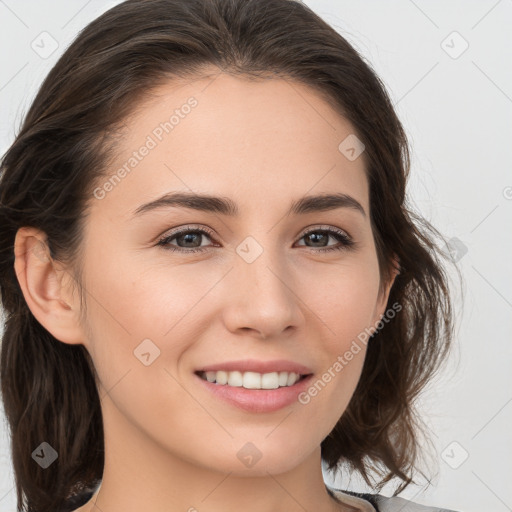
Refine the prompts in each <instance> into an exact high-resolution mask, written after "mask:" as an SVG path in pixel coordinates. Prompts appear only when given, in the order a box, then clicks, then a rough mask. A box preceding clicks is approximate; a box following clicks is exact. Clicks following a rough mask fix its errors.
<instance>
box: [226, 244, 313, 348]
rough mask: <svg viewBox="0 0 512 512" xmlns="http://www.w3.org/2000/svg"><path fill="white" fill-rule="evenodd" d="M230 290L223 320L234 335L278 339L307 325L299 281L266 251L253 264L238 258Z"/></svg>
mask: <svg viewBox="0 0 512 512" xmlns="http://www.w3.org/2000/svg"><path fill="white" fill-rule="evenodd" d="M294 285H295V286H294ZM227 286H228V287H229V288H228V290H227V294H228V295H229V297H228V299H227V301H226V303H225V307H224V308H223V316H224V323H225V325H226V328H227V329H229V330H230V331H231V332H233V333H241V332H244V331H250V332H252V333H253V334H254V336H256V337H260V338H263V339H267V338H278V337H280V336H283V333H284V332H285V331H289V334H291V333H292V332H293V331H295V330H296V329H297V328H300V326H301V325H302V324H303V322H304V315H303V307H304V302H303V299H301V298H300V297H299V296H298V295H297V293H296V292H295V290H294V289H295V288H297V286H296V278H294V276H293V274H292V273H291V272H290V269H289V267H286V265H284V264H282V263H280V261H279V257H278V256H275V257H274V256H273V255H272V254H271V252H270V251H267V250H265V251H263V253H262V254H261V255H260V256H259V257H258V258H257V259H256V260H255V261H253V262H252V263H248V262H247V261H245V260H244V259H243V258H241V257H240V258H239V257H238V256H237V258H236V259H235V263H234V268H233V270H232V271H231V272H230V278H229V283H227Z"/></svg>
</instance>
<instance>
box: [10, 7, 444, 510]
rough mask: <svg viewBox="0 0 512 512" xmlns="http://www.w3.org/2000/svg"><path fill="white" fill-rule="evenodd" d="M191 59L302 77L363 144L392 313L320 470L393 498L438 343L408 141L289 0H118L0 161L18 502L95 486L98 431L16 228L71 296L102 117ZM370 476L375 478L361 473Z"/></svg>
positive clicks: (81, 41) (354, 67)
mask: <svg viewBox="0 0 512 512" xmlns="http://www.w3.org/2000/svg"><path fill="white" fill-rule="evenodd" d="M207 65H214V66H216V67H218V68H219V70H222V71H224V72H227V73H232V74H234V75H239V76H251V77H253V78H255V79H257V78H258V77H276V78H284V79H289V80H291V81H297V82H300V83H303V84H306V85H308V86H310V87H312V88H314V89H315V90H316V91H317V92H318V93H319V94H321V95H322V96H323V97H324V98H326V99H327V100H328V102H329V104H330V105H331V106H332V107H333V108H334V109H336V110H337V111H338V112H339V113H340V114H341V115H343V116H344V117H345V118H346V119H347V120H348V121H349V122H350V123H351V124H352V126H354V127H355V130H356V133H357V137H358V138H359V139H360V140H361V141H362V142H363V143H364V144H365V147H366V149H365V151H364V153H363V157H364V158H365V163H366V166H365V167H366V172H367V176H368V181H369V194H370V214H371V222H372V230H373V234H374V238H375V242H376V249H377V254H378V260H379V267H380V271H381V282H382V283H385V282H386V281H387V280H388V279H389V277H390V275H391V271H392V257H393V255H396V256H397V257H398V259H399V261H400V267H401V272H400V274H399V275H398V276H397V278H396V280H395V282H394V284H393V286H392V288H391V292H390V297H389V301H388V304H394V303H398V304H400V306H401V308H402V309H401V311H400V313H398V314H397V315H396V317H395V318H394V319H393V320H391V321H390V322H389V323H388V324H387V325H386V326H385V327H384V328H382V329H379V330H378V331H377V332H376V333H375V334H374V335H373V336H372V337H371V339H370V342H369V344H368V349H367V355H366V358H365V362H364V367H363V370H362V374H361V378H360V381H359V383H358V385H357V388H356V390H355V392H354V395H353V397H352V399H351V401H350V403H349V405H348V408H347V410H346V412H345V413H344V414H343V415H342V417H341V418H340V420H339V421H338V423H337V425H336V427H335V428H334V430H333V431H332V432H331V433H330V434H329V435H328V436H327V437H326V438H325V439H324V440H323V442H322V445H321V453H322V458H323V460H324V461H325V462H326V464H327V466H328V469H329V470H335V469H336V468H338V467H340V465H341V464H342V463H347V464H348V465H349V467H350V468H351V469H353V470H356V471H358V472H360V473H361V474H362V476H363V477H364V479H365V480H366V482H367V483H368V484H370V485H373V486H374V488H376V489H379V490H380V489H381V488H382V486H383V485H384V484H385V483H386V482H388V481H390V480H391V479H392V478H393V477H399V478H400V479H401V480H402V481H403V482H402V485H401V486H400V487H399V489H398V490H397V491H395V494H397V493H398V492H400V491H401V490H402V489H403V488H405V487H406V486H407V485H408V484H409V483H410V482H414V480H413V479H412V472H413V471H415V470H416V468H417V463H418V457H419V455H420V450H419V448H418V446H419V443H418V427H419V426H420V423H419V421H420V419H419V417H418V415H417V414H416V412H415V409H414V401H415V399H416V397H417V396H418V394H419V392H420V391H421V390H422V389H423V388H424V387H425V385H426V384H427V382H428V381H429V380H430V379H431V377H432V376H433V375H434V374H435V373H436V372H437V371H438V369H439V365H440V363H441V361H442V359H443V358H444V356H446V355H447V353H448V349H449V347H450V344H451V340H452V338H453V333H452V331H453V319H452V308H451V302H450V296H449V287H448V278H447V274H446V273H445V271H444V269H443V267H442V265H441V262H440V260H439V257H438V256H439V255H441V254H442V252H441V251H440V250H439V248H438V247H437V246H436V244H435V242H434V236H439V237H440V238H442V236H441V235H440V234H439V232H438V231H437V230H435V228H433V227H432V226H431V225H430V223H429V222H427V221H426V220H425V219H423V218H421V217H420V216H419V215H416V214H415V213H413V212H412V211H411V210H410V209H409V208H408V207H407V204H406V198H405V189H406V181H407V177H408V173H409V150H408V143H407V139H406V135H405V133H404V130H403V127H402V125H401V123H400V121H399V119H398V118H397V116H396V114H395V112H394V109H393V105H392V103H391V101H390V99H389V97H388V95H387V93H386V90H385V87H384V85H383V84H382V83H381V81H380V80H379V78H378V77H377V76H376V74H375V72H374V71H373V70H372V69H371V67H370V66H369V64H367V63H366V62H365V61H364V59H363V58H362V57H361V56H360V55H359V54H358V53H357V51H356V50H355V49H354V48H353V47H352V46H351V45H350V44H349V43H348V42H347V41H346V40H345V39H344V38H343V37H342V36H341V35H340V34H339V33H338V32H336V31H335V30H334V29H333V28H332V27H330V26H329V25H328V24H327V23H326V22H324V21H323V20H322V19H321V18H319V17H318V16H317V15H316V14H315V13H313V12H312V11H311V10H310V9H309V8H308V7H307V6H306V5H304V4H302V3H300V2H296V1H292V0H145V1H142V0H128V1H126V2H123V3H121V4H119V5H117V6H115V7H113V8H112V9H110V10H109V11H107V12H106V13H104V14H102V15H101V16H100V17H99V18H97V19H96V20H94V21H93V22H92V23H90V24H89V25H88V26H87V27H85V29H83V30H82V31H81V32H80V34H79V35H78V36H77V38H76V39H75V41H74V42H73V43H72V44H71V45H70V46H69V48H68V49H67V50H66V51H65V53H64V55H62V57H61V58H60V59H59V60H58V62H57V63H56V64H55V66H54V67H53V68H52V69H51V71H50V72H49V74H48V76H47V77H46V79H45V80H44V82H43V84H42V85H41V87H40V89H39V91H38V94H37V96H36V97H35V99H34V101H33V103H32V104H31V107H30V109H29V110H28V112H27V114H26V116H25V118H24V120H23V123H22V125H21V128H20V129H19V132H18V134H17V136H16V138H15V140H14V142H13V144H12V145H11V146H10V148H9V149H8V151H7V152H6V153H5V155H4V156H3V158H2V161H1V167H0V171H1V175H0V292H1V299H2V304H3V308H4V310H5V317H6V318H5V330H4V333H3V339H2V347H1V367H0V370H1V391H2V398H3V403H4V408H5V414H6V417H7V419H8V423H9V427H10V434H11V443H12V461H13V468H14V475H15V481H16V489H17V499H18V510H24V509H23V508H22V507H26V510H28V511H37V512H42V511H50V510H59V509H61V508H62V507H63V506H64V503H65V501H66V500H67V499H68V498H69V497H70V496H72V495H74V494H76V493H78V492H80V491H81V490H82V489H86V488H91V487H94V486H95V485H97V483H98V482H99V481H100V480H101V477H102V473H103V463H104V444H103V443H104V441H103V424H102V415H101V408H100V400H99V396H98V392H97V388H96V385H97V382H96V375H95V371H94V366H93V363H92V360H91V358H90V356H89V354H88V352H87V350H86V349H85V347H84V346H83V345H69V344H66V343H62V342H60V341H58V340H56V339H55V338H54V337H53V336H52V335H51V334H50V333H49V332H48V331H47V330H46V329H44V328H43V327H42V326H41V325H40V324H39V323H38V321H37V320H36V319H35V318H34V316H33V315H32V313H31V311H30V310H29V308H28V306H27V304H26V302H25V300H24V297H23V294H22V291H21V288H20V286H19V283H18V281H17V278H16V275H15V272H14V267H13V263H14V251H13V246H14V239H15V235H16V232H17V230H18V229H19V228H20V227H22V226H33V227H36V228H39V229H41V230H42V231H44V232H45V233H46V235H47V244H48V247H49V251H50V255H51V257H52V258H54V259H56V260H59V261H61V262H64V263H66V264H69V265H70V268H71V269H72V271H73V275H74V278H75V280H76V284H77V286H78V288H79V290H80V292H81V294H82V295H81V296H82V297H83V293H82V292H83V290H82V288H81V287H80V277H81V276H80V258H79V250H80V243H81V233H82V229H83V226H84V222H85V219H86V218H87V217H86V211H87V207H88V205H89V202H90V201H91V198H92V190H93V187H94V184H95V183H96V182H97V180H98V179H99V178H101V176H102V175H105V174H106V172H107V168H108V166H107V163H108V161H109V157H110V156H111V155H112V154H113V153H112V151H113V149H114V147H115V145H114V144H112V141H113V140H114V138H113V135H114V134H115V133H116V129H117V128H118V127H119V126H120V125H121V124H122V122H123V120H124V119H126V116H128V115H129V114H130V113H133V112H134V111H136V109H137V108H138V107H140V105H141V101H142V100H143V98H144V97H145V95H146V94H150V91H151V90H152V88H154V87H155V86H157V85H159V84H162V83H165V82H166V81H168V80H172V78H173V77H189V76H190V77H191V76H200V75H201V72H202V71H203V70H204V68H205V66H207ZM340 142H341V141H340ZM443 240H444V239H443ZM43 440H44V441H46V442H48V443H49V444H50V445H51V446H52V447H53V448H54V449H55V450H56V451H57V453H58V461H57V462H58V463H55V464H52V465H50V467H48V468H47V469H45V470H43V469H42V468H41V467H40V466H39V465H38V464H36V463H35V462H34V460H33V459H32V456H31V454H32V452H33V451H34V450H35V449H36V447H38V446H39V445H40V443H41V442H42V441H43ZM372 472H375V473H376V474H377V475H378V477H379V478H380V479H381V480H380V481H379V482H377V483H373V484H372V482H371V480H370V476H371V474H372Z"/></svg>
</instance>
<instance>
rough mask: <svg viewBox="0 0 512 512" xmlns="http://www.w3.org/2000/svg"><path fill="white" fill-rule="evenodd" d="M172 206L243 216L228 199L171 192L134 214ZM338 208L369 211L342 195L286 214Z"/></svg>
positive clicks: (305, 202) (309, 201)
mask: <svg viewBox="0 0 512 512" xmlns="http://www.w3.org/2000/svg"><path fill="white" fill-rule="evenodd" d="M168 207H178V208H190V209H193V210H199V211H203V212H211V213H217V214H220V215H227V216H230V217H237V216H238V215H239V214H240V210H239V208H238V205H237V204H236V203H235V202H234V201H233V200H231V199H229V198H227V197H219V196H212V195H207V194H197V193H193V192H169V193H167V194H164V195H163V196H161V197H159V198H157V199H155V200H153V201H150V202H149V203H145V204H142V205H141V206H139V207H138V208H137V209H136V210H135V211H134V212H133V215H134V216H139V215H141V214H143V213H146V212H149V211H152V210H155V209H159V208H168ZM338 208H350V209H353V210H357V211H359V212H360V213H361V214H362V215H363V217H365V218H366V212H365V210H364V208H363V206H362V205H361V203H359V201H357V200H356V199H355V198H353V197H352V196H349V195H347V194H341V193H338V194H321V195H314V196H305V197H301V198H300V199H297V200H295V201H293V202H292V204H291V205H290V208H289V209H288V212H287V213H286V215H289V214H295V215H300V214H307V213H313V212H325V211H329V210H335V209H338Z"/></svg>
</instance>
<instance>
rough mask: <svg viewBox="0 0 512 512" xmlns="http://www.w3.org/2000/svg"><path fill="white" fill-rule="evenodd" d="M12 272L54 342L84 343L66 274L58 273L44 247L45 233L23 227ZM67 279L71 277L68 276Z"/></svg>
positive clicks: (29, 304) (32, 309) (62, 271)
mask: <svg viewBox="0 0 512 512" xmlns="http://www.w3.org/2000/svg"><path fill="white" fill-rule="evenodd" d="M14 257H15V260H14V270H15V273H16V276H17V279H18V282H19V284H20V287H21V290H22V292H23V296H24V298H25V301H26V303H27V306H28V307H29V309H30V311H31V312H32V314H33V315H34V317H35V318H36V319H37V321H38V322H39V323H40V324H41V325H42V326H43V327H44V328H45V329H46V330H47V331H48V332H49V333H50V334H52V335H53V336H54V337H55V338H56V339H58V340H60V341H62V342H64V343H71V344H79V343H83V340H84V337H83V332H82V329H81V327H80V324H79V322H78V316H79V315H78V310H77V305H75V304H74V301H73V298H72V297H71V298H68V295H69V294H68V292H67V290H66V289H65V286H64V283H65V282H66V281H69V280H66V279H65V277H66V275H65V274H67V272H66V271H65V270H63V269H62V270H60V271H59V270H58V269H57V266H58V265H57V264H56V262H54V261H53V260H52V258H51V256H50V253H49V250H48V246H47V244H46V234H45V233H44V232H42V231H41V230H38V229H36V228H32V227H22V228H20V229H19V230H18V232H17V233H16V238H15V241H14ZM67 277H70V276H69V275H68V276H67Z"/></svg>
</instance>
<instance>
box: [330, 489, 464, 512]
mask: <svg viewBox="0 0 512 512" xmlns="http://www.w3.org/2000/svg"><path fill="white" fill-rule="evenodd" d="M329 489H330V490H331V491H332V492H333V493H334V494H335V495H336V497H338V498H340V499H342V500H343V498H344V497H347V496H348V497H353V498H355V499H357V500H363V501H365V502H367V503H369V504H370V505H372V506H373V508H374V510H375V512H458V511H455V510H452V509H447V508H439V507H431V506H428V505H420V504H419V503H415V502H413V501H410V500H407V499H405V498H400V497H398V496H391V497H388V496H384V495H382V494H369V493H358V492H354V491H347V490H343V489H335V488H332V487H329Z"/></svg>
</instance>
